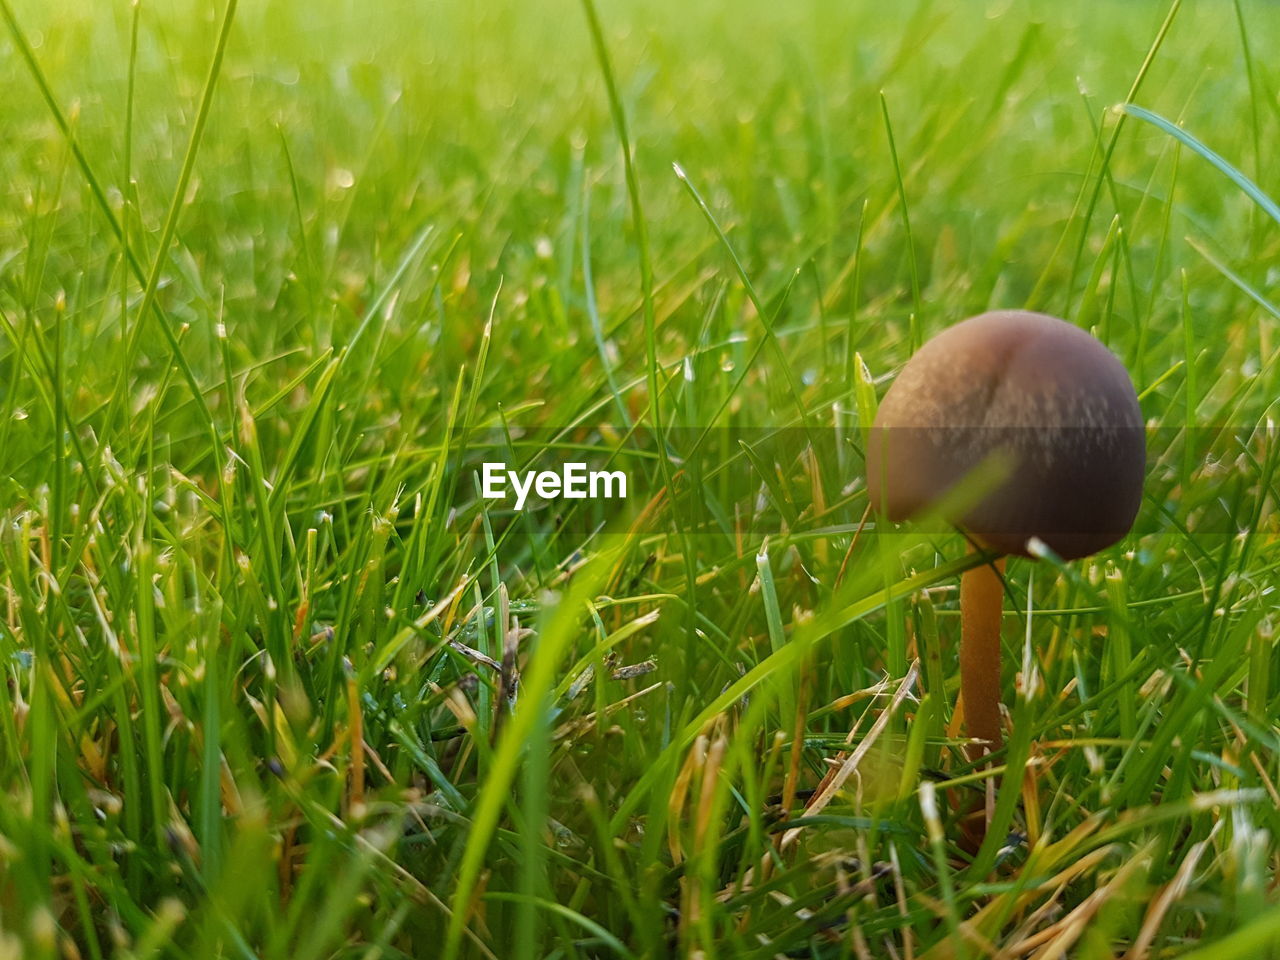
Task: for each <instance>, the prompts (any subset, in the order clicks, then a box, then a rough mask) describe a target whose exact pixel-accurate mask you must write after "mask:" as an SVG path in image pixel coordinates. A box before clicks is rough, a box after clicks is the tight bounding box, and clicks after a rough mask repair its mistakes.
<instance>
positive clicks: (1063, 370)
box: [867, 310, 1146, 761]
mask: <svg viewBox="0 0 1280 960" xmlns="http://www.w3.org/2000/svg"><path fill="white" fill-rule="evenodd" d="M992 462H994V463H995V464H996V466H997V467H998V468H1001V469H1000V471H999V476H997V477H995V479H994V481H993V482H991V483H988V484H987V485H986V486H985V487H982V488H981V489H979V490H977V491H976V492H975V491H972V490H970V494H971V495H970V497H969V498H968V503H967V504H963V505H960V506H958V507H955V508H954V509H955V510H956V512H957V513H958V514H959V515H951V514H949V513H947V512H946V511H947V510H948V506H949V504H948V502H947V501H946V499H945V498H946V496H947V494H948V493H952V492H954V491H956V487H957V484H958V483H959V482H960V481H961V480H962V479H963V478H964V477H965V476H966V475H969V474H971V471H974V470H975V469H976V468H978V467H979V466H980V465H983V464H984V463H988V464H989V463H992ZM1145 464H1146V444H1145V439H1144V433H1143V427H1142V414H1141V411H1140V409H1139V407H1138V398H1137V395H1136V394H1135V393H1134V389H1133V383H1132V381H1131V380H1130V379H1129V375H1128V373H1127V371H1126V370H1125V368H1124V365H1123V364H1122V363H1121V362H1120V361H1119V360H1118V359H1117V358H1116V356H1115V355H1114V354H1112V353H1111V351H1110V350H1108V349H1107V348H1106V347H1105V346H1104V345H1103V344H1102V343H1101V342H1100V341H1098V340H1096V339H1095V338H1094V337H1092V336H1090V335H1089V334H1088V333H1086V332H1085V331H1084V330H1081V329H1080V328H1079V327H1076V326H1074V325H1072V324H1070V323H1067V322H1066V321H1064V320H1059V319H1057V318H1055V317H1050V316H1046V315H1045V314H1042V313H1030V312H1028V311H1025V310H998V311H994V312H991V313H984V314H980V315H979V316H976V317H971V318H969V319H968V320H964V321H962V322H960V323H958V324H956V325H955V326H952V327H949V328H948V329H946V330H944V331H943V332H942V333H940V334H938V335H937V336H936V337H934V338H933V339H932V340H930V341H928V342H927V343H926V344H925V345H924V346H923V347H921V348H920V350H919V351H917V352H916V354H915V355H914V356H913V357H912V358H911V359H910V361H908V363H907V364H906V366H904V367H903V368H902V372H901V373H899V374H898V377H897V379H896V380H895V381H894V383H893V385H892V386H891V387H890V388H889V391H888V393H886V394H885V397H884V400H883V401H882V402H881V404H880V408H879V410H878V411H877V413H876V417H875V421H874V423H873V424H872V428H871V435H870V438H869V446H868V449H867V486H868V492H869V496H870V499H871V506H872V507H873V508H874V509H877V510H879V511H881V512H882V513H883V514H884V515H886V516H887V517H888V519H890V520H893V521H899V520H904V519H907V518H909V517H912V516H917V515H919V514H921V513H922V512H924V511H926V510H928V509H930V508H941V509H942V510H943V511H944V517H945V519H946V520H948V521H950V522H953V523H956V524H958V525H959V526H960V527H961V529H962V530H963V531H964V532H965V534H966V536H967V537H968V538H969V540H970V549H973V548H974V547H975V546H977V547H981V548H983V549H986V550H990V551H992V552H993V553H995V554H997V555H998V558H997V559H994V560H992V561H991V562H989V563H986V564H983V565H981V566H978V567H974V568H973V569H971V570H969V571H967V572H966V573H965V574H964V575H963V576H962V577H961V581H960V699H959V705H958V710H959V712H960V713H961V716H962V720H963V727H962V729H963V730H964V731H965V733H966V734H967V735H968V736H969V737H970V738H972V740H973V741H974V742H973V743H972V744H971V745H970V747H969V749H968V754H969V757H970V759H971V760H974V761H979V760H981V759H982V757H983V756H984V755H985V754H986V753H987V752H988V751H990V750H994V749H997V748H999V746H1000V744H1001V740H1002V738H1001V729H1000V618H1001V613H1002V605H1003V594H1004V585H1003V569H1004V555H1005V554H1012V555H1015V556H1021V557H1032V556H1033V555H1034V554H1033V553H1032V549H1033V538H1035V539H1038V540H1039V541H1041V542H1042V543H1043V544H1044V545H1045V546H1047V547H1048V548H1049V549H1050V550H1052V551H1053V552H1054V553H1056V554H1057V555H1058V556H1060V557H1062V558H1063V559H1065V560H1074V559H1077V558H1080V557H1085V556H1088V555H1089V554H1092V553H1096V552H1097V551H1099V550H1102V549H1104V548H1106V547H1109V546H1111V545H1112V544H1113V543H1115V542H1116V541H1117V540H1120V539H1121V538H1122V537H1123V536H1124V535H1125V534H1126V533H1128V531H1129V528H1130V527H1131V526H1132V524H1133V519H1134V516H1135V515H1136V513H1137V511H1138V504H1139V501H1140V500H1141V497H1142V476H1143V471H1144V468H1145ZM956 499H960V500H963V496H957V497H953V498H952V500H953V501H954V500H956ZM1037 549H1038V548H1037Z"/></svg>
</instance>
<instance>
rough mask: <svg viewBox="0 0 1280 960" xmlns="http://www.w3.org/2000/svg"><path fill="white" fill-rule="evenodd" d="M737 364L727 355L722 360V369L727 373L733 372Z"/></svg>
mask: <svg viewBox="0 0 1280 960" xmlns="http://www.w3.org/2000/svg"><path fill="white" fill-rule="evenodd" d="M735 366H736V364H735V363H734V362H733V360H731V359H730V358H729V357H725V358H724V359H723V360H721V361H720V369H721V370H723V371H724V372H725V373H732V372H733V368H734V367H735Z"/></svg>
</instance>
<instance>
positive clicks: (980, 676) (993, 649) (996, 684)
mask: <svg viewBox="0 0 1280 960" xmlns="http://www.w3.org/2000/svg"><path fill="white" fill-rule="evenodd" d="M970 549H971V550H972V549H973V548H972V546H971V547H970ZM1003 574H1004V557H1000V558H999V559H997V560H993V561H991V562H990V563H984V564H983V565H982V566H980V567H974V568H973V569H972V570H968V571H966V572H965V573H964V574H963V575H962V576H961V578H960V702H961V705H962V710H963V717H964V730H965V733H966V734H968V736H970V737H972V738H974V739H975V740H984V741H986V742H985V743H974V744H972V745H970V747H969V750H968V753H969V759H970V760H975V761H976V760H980V759H981V758H982V757H983V756H985V755H986V754H988V753H990V752H991V751H993V750H997V749H999V747H1000V744H1001V740H1002V736H1001V732H1000V616H1001V613H1002V612H1003V609H1004V578H1003Z"/></svg>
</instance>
